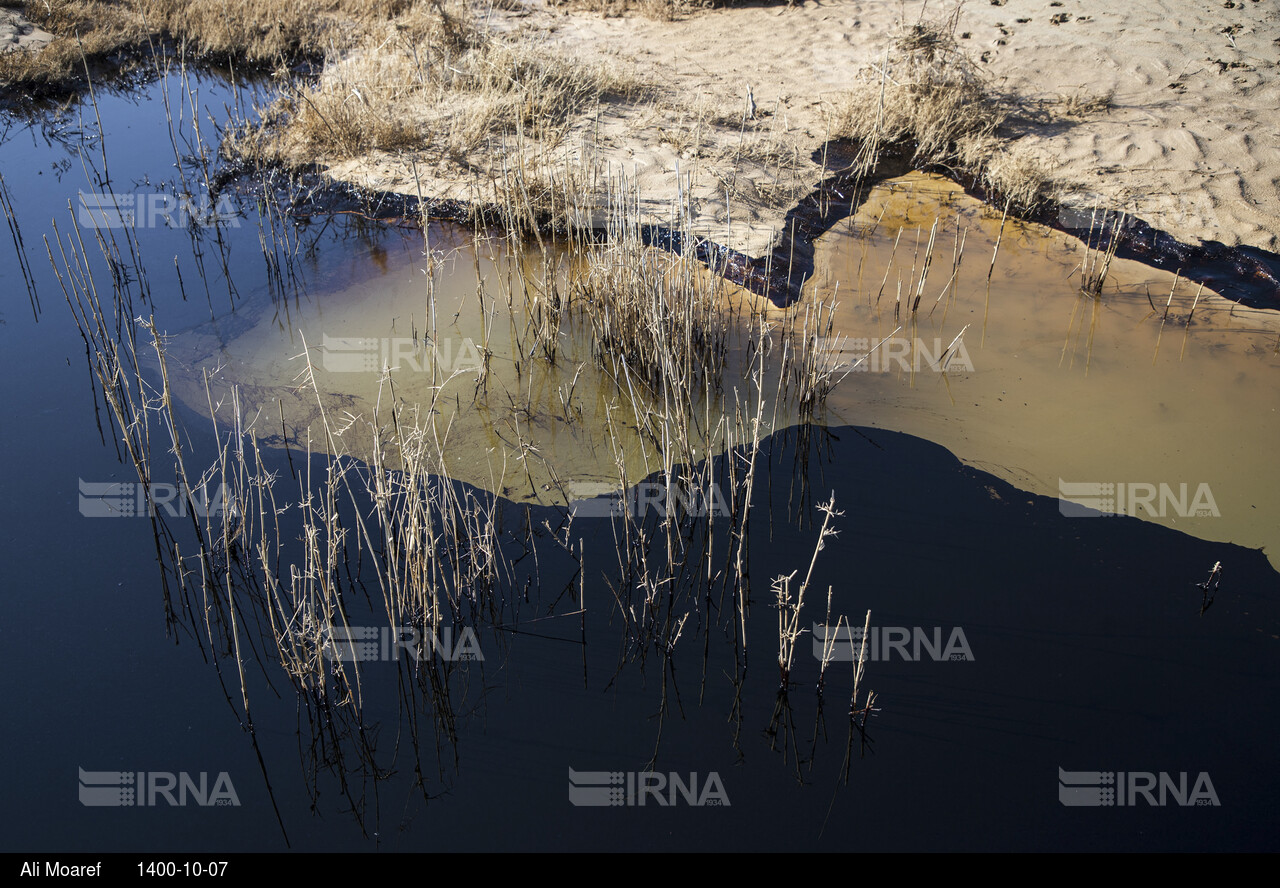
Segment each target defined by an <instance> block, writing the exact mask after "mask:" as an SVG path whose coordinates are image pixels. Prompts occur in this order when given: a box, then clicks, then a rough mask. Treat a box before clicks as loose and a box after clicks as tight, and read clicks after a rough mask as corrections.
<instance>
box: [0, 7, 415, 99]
mask: <svg viewBox="0 0 1280 888" xmlns="http://www.w3.org/2000/svg"><path fill="white" fill-rule="evenodd" d="M415 2H416V0H379V2H377V3H369V2H365V0H117V2H111V0H28V2H26V3H8V4H6V5H8V6H13V7H17V8H20V10H21V12H22V14H23V15H24V16H26V18H27V19H29V20H30V21H31V22H32V23H33V24H35V25H36V26H37V27H39V28H42V29H43V30H45V31H48V32H49V33H51V34H53V35H54V39H53V41H52V42H51V43H49V44H48V45H47V46H45V47H43V48H41V49H40V50H38V51H35V52H24V51H17V52H8V53H3V54H0V85H3V84H7V85H9V86H17V85H23V84H30V85H35V86H41V85H55V84H60V83H64V82H67V81H72V80H76V79H78V78H79V77H81V76H82V74H83V65H84V61H85V60H86V59H87V60H89V61H93V60H95V59H100V58H104V57H106V56H109V55H112V54H113V53H117V52H123V51H128V50H132V49H135V48H137V47H140V46H144V45H145V44H146V43H147V42H148V41H150V40H154V39H157V38H159V37H162V36H166V35H167V36H171V37H173V38H174V39H176V40H179V41H183V42H185V43H187V45H188V46H190V48H192V49H193V50H194V51H196V52H197V53H200V54H204V55H212V56H216V57H221V58H228V59H233V60H236V61H239V62H244V63H248V64H253V65H261V66H268V67H269V66H275V65H279V64H282V63H286V62H288V61H291V60H294V59H297V58H300V57H305V56H321V55H323V54H324V53H326V52H328V51H330V50H331V49H332V48H334V47H335V46H338V47H340V46H342V45H343V44H345V43H346V42H348V41H351V40H352V39H354V37H356V36H358V35H359V34H360V33H362V32H364V31H367V30H368V29H369V28H371V27H377V26H378V25H379V24H381V23H382V22H384V21H386V20H387V19H389V18H392V17H394V16H397V15H400V14H401V13H403V12H404V11H405V10H406V9H408V8H410V7H411V6H413V5H414V4H415Z"/></svg>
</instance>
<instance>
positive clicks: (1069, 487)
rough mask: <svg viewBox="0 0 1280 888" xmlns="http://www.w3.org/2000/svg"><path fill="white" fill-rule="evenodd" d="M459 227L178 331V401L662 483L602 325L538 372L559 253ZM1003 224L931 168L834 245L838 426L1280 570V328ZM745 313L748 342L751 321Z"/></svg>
mask: <svg viewBox="0 0 1280 888" xmlns="http://www.w3.org/2000/svg"><path fill="white" fill-rule="evenodd" d="M935 223H936V229H935ZM448 232H449V230H448V229H443V230H442V231H440V232H436V231H435V229H434V227H433V238H434V242H433V243H432V244H431V249H430V251H427V250H424V249H423V248H422V241H421V237H420V236H417V242H416V243H415V242H414V239H413V238H412V237H410V238H408V239H406V240H405V243H404V249H403V250H400V251H390V252H389V253H387V254H384V255H381V256H380V257H379V261H378V262H369V261H368V260H367V259H362V260H353V262H356V263H357V264H358V265H359V268H358V269H357V270H356V272H355V273H353V274H352V275H351V276H350V278H349V282H348V283H346V284H344V285H342V286H340V287H335V288H328V289H326V288H312V289H313V290H315V292H312V293H311V294H310V295H308V296H307V297H306V298H305V299H294V300H292V301H290V302H288V303H284V302H276V303H268V302H267V300H266V299H265V298H264V299H261V300H258V301H257V302H256V303H255V304H253V305H249V306H246V307H245V308H244V309H243V310H239V311H237V313H236V315H235V316H234V318H233V319H232V320H230V321H227V320H223V321H219V322H213V323H209V324H204V325H201V326H199V327H196V328H194V329H192V330H188V331H185V332H182V333H179V334H177V335H175V336H172V337H171V338H170V341H169V346H168V348H169V355H170V361H169V363H170V374H171V382H172V384H173V387H174V391H175V393H176V394H177V395H178V397H179V398H180V399H181V400H182V401H183V402H184V403H186V404H187V405H188V406H189V407H191V408H192V409H193V410H195V411H197V412H199V413H203V414H207V413H208V410H209V408H208V405H209V402H210V394H207V393H206V390H205V381H204V380H205V377H206V374H208V375H209V378H210V379H211V380H212V382H211V383H210V386H209V390H210V393H211V395H212V400H213V403H214V404H215V405H217V409H218V411H219V416H220V421H223V422H225V421H226V419H227V417H228V415H229V411H230V409H231V407H232V405H233V404H238V409H239V413H240V415H241V416H242V417H245V422H247V423H250V424H251V425H252V427H253V429H254V430H255V431H256V432H257V433H258V434H260V435H262V436H264V437H266V438H267V439H268V440H271V439H272V437H273V436H277V437H278V436H280V432H281V424H282V422H281V415H282V414H283V417H284V420H283V424H284V426H285V427H286V428H287V430H288V438H289V442H290V446H292V447H305V446H308V443H309V446H311V447H312V448H313V449H315V450H317V451H322V452H335V451H337V452H347V453H351V454H353V455H355V456H361V454H362V453H365V452H367V451H368V448H369V446H371V438H370V437H369V434H368V428H369V426H368V421H369V420H371V419H373V418H374V417H377V419H378V422H379V424H382V425H384V426H385V425H386V423H387V422H388V420H389V418H390V405H391V403H392V401H393V399H394V401H395V402H396V403H399V404H400V405H402V406H403V407H404V408H406V409H409V410H412V409H413V408H415V407H416V408H418V411H419V413H418V416H419V418H420V420H421V421H424V422H426V421H428V420H429V421H430V424H431V427H432V428H433V429H434V431H433V432H432V434H434V435H436V436H438V439H439V442H440V449H441V450H442V452H443V453H444V454H445V467H446V468H447V471H448V472H449V474H450V475H451V476H452V477H454V478H457V479H459V480H462V481H466V482H468V483H472V484H475V485H477V486H480V487H483V488H485V489H488V490H492V491H495V492H500V493H502V494H503V495H505V496H508V497H510V498H512V499H515V500H521V501H541V502H565V501H566V500H573V499H580V498H585V497H590V496H593V495H596V494H599V493H604V492H606V491H610V490H615V489H617V488H618V486H619V485H620V483H621V482H622V479H623V478H625V480H626V481H627V482H628V483H631V482H634V481H636V480H639V479H640V478H642V477H644V476H645V475H646V474H648V473H649V472H651V471H654V470H656V469H658V468H659V467H660V466H661V465H662V461H661V458H659V457H658V456H657V455H656V453H655V448H654V445H653V442H652V441H650V440H646V439H645V438H644V437H642V436H641V435H640V434H639V433H638V432H637V430H636V427H637V410H636V408H635V406H634V405H633V402H632V401H631V400H629V399H628V398H626V397H623V394H622V392H621V391H620V390H619V384H618V382H617V381H616V380H615V379H614V378H613V377H611V376H610V375H609V374H607V373H605V372H603V371H601V370H598V369H597V368H596V366H595V363H594V361H593V360H592V355H591V345H590V342H589V335H588V333H587V332H585V331H584V330H583V329H582V326H583V325H581V324H572V323H569V322H567V321H566V322H565V323H563V324H562V328H561V334H560V336H559V337H558V338H557V360H556V362H555V364H550V363H548V362H547V361H546V360H541V359H532V360H531V359H529V356H530V355H534V356H535V358H536V356H537V355H538V354H539V353H540V352H539V344H538V342H539V340H538V337H537V336H536V335H535V333H534V332H533V331H532V330H531V328H530V326H529V323H528V317H529V314H530V312H529V311H528V302H527V301H528V300H529V299H530V298H536V294H533V291H531V290H530V291H526V289H525V287H524V286H523V285H522V283H521V279H522V275H521V273H520V272H521V268H522V267H523V269H524V271H525V272H526V274H525V275H524V278H525V279H530V280H545V279H546V278H547V276H548V272H547V270H546V269H545V268H544V267H542V263H543V260H542V258H541V254H540V253H538V252H537V251H529V252H519V251H516V252H513V251H511V250H510V249H509V248H508V245H507V244H506V242H505V241H501V240H484V241H480V242H479V243H473V242H472V240H471V238H470V237H469V236H467V235H465V234H464V233H462V232H456V231H455V232H453V233H452V234H449V233H448ZM1001 232H1002V219H1001V216H1000V213H999V212H998V211H993V210H992V209H991V208H990V207H988V206H986V205H984V204H982V203H980V202H978V201H976V200H974V199H972V198H970V197H968V196H967V195H965V194H964V193H963V191H962V190H961V189H960V188H959V187H958V186H956V185H955V184H954V183H951V182H949V181H947V180H945V179H942V178H939V177H934V176H927V175H922V174H912V175H909V176H906V177H903V178H900V179H895V180H893V181H890V182H887V183H885V184H884V185H882V186H881V187H879V188H877V189H875V190H874V192H873V193H872V195H871V196H870V198H869V199H868V200H867V201H866V203H865V204H864V205H863V206H862V207H861V208H860V209H859V211H858V213H857V214H856V215H855V216H854V217H853V218H851V219H849V220H847V221H846V222H844V223H842V224H841V225H839V226H838V227H837V229H836V230H833V231H832V232H830V233H828V234H827V235H825V236H824V237H823V238H822V239H821V240H820V241H819V243H818V245H817V254H816V258H815V268H816V272H815V275H814V277H813V279H812V280H811V282H810V283H809V285H808V286H807V287H806V299H805V303H807V304H809V305H810V306H812V305H813V303H814V302H817V301H822V302H835V303H836V308H835V312H834V327H833V330H832V331H831V336H828V337H826V338H825V339H824V340H823V342H824V344H825V347H826V349H828V350H829V351H830V354H829V355H828V356H827V361H828V363H829V365H831V366H836V367H837V368H838V369H837V370H836V376H837V378H839V379H840V382H839V383H838V384H837V385H836V387H835V388H834V390H833V391H832V393H831V395H830V397H829V398H828V401H827V403H826V407H825V409H824V410H823V411H821V413H820V415H819V416H818V417H817V419H818V421H820V422H824V423H826V424H828V425H865V426H873V427H879V428H885V429H892V430H896V431H902V432H907V433H910V434H913V435H917V436H920V437H922V438H925V439H928V440H930V441H933V442H936V443H938V444H940V445H942V446H944V447H946V448H948V449H949V450H951V451H952V452H953V453H955V454H956V456H957V457H958V458H960V459H961V460H963V461H964V462H966V463H969V464H971V465H973V466H976V467H978V468H981V469H983V470H986V471H989V472H991V473H993V474H995V475H997V476H999V477H1001V478H1004V479H1006V480H1008V481H1010V482H1011V483H1013V484H1015V485H1017V486H1018V487H1021V488H1023V489H1025V490H1027V491H1029V492H1031V493H1035V494H1043V495H1047V496H1053V497H1058V496H1059V495H1060V494H1062V493H1063V492H1066V493H1067V494H1069V495H1070V496H1071V497H1072V498H1073V499H1074V500H1075V501H1077V502H1080V503H1083V504H1085V505H1090V506H1094V507H1097V508H1100V509H1102V510H1103V511H1116V512H1123V513H1127V514H1134V515H1136V516H1137V517H1140V518H1143V519H1145V520H1151V521H1155V522H1158V523H1160V524H1163V525H1167V526H1170V527H1175V528H1177V529H1179V530H1182V531H1185V532H1188V533H1191V534H1194V535H1196V536H1199V537H1202V538H1206V539H1211V540H1222V541H1232V542H1235V543H1239V544H1241V545H1245V546H1249V547H1254V548H1257V547H1266V549H1267V551H1268V553H1269V554H1270V556H1271V558H1272V561H1273V563H1276V564H1280V561H1277V555H1278V554H1280V469H1277V468H1276V466H1275V461H1274V460H1273V458H1272V457H1271V454H1270V452H1269V449H1268V447H1267V444H1268V443H1269V442H1271V441H1276V440H1280V411H1278V410H1277V407H1280V354H1278V353H1277V343H1278V342H1280V317H1278V316H1277V314H1276V313H1274V312H1267V311H1260V310H1250V309H1244V308H1241V307H1239V306H1237V305H1236V304H1235V303H1232V302H1229V301H1227V300H1224V299H1222V298H1220V297H1218V296H1217V295H1216V294H1214V293H1212V292H1210V291H1209V290H1207V289H1203V290H1202V289H1201V288H1200V287H1199V286H1198V285H1195V284H1191V283H1188V282H1187V281H1185V280H1178V281H1177V282H1176V284H1175V275H1174V274H1172V273H1166V272H1162V271H1158V270H1154V269H1152V268H1150V267H1147V266H1144V265H1141V264H1139V263H1135V262H1129V261H1124V260H1115V261H1113V262H1112V263H1111V265H1110V267H1109V269H1108V274H1107V277H1106V280H1105V282H1104V285H1103V288H1102V294H1101V296H1100V297H1099V298H1096V299H1095V298H1093V297H1091V296H1087V295H1085V294H1083V293H1082V292H1081V289H1080V283H1081V273H1082V272H1081V266H1082V264H1083V265H1084V266H1085V269H1086V270H1088V269H1089V268H1090V267H1091V266H1092V267H1093V268H1094V270H1096V268H1097V264H1098V262H1099V261H1100V260H1099V259H1098V258H1097V257H1096V256H1095V257H1093V258H1091V257H1090V256H1089V255H1088V253H1087V251H1086V250H1085V249H1084V247H1083V245H1082V244H1081V243H1080V242H1079V241H1078V240H1076V239H1073V238H1070V237H1068V236H1066V235H1063V234H1061V233H1058V232H1054V231H1052V230H1049V229H1045V228H1043V227H1041V226H1037V225H1030V224H1023V223H1019V222H1016V221H1013V220H1007V221H1004V222H1003V233H1001ZM931 234H932V239H933V250H932V257H931V259H928V260H927V259H926V256H927V254H928V244H929V241H930V238H931ZM997 239H999V250H998V252H997V251H996V250H995V247H996V242H997ZM961 246H963V249H961ZM993 253H995V261H994V265H993V264H992V256H993ZM552 262H553V264H555V263H560V264H559V268H560V269H561V270H562V269H563V263H564V262H567V259H566V258H564V257H563V256H561V257H560V258H559V259H553V260H552ZM926 265H927V273H926V270H925V269H926ZM550 274H551V275H552V276H554V275H555V274H557V272H556V271H552V272H550ZM922 278H923V283H921V279H922ZM988 278H989V281H988ZM477 281H480V282H482V286H479V287H478V286H477ZM1171 292H1172V298H1170V294H1171ZM917 299H918V301H917ZM750 300H751V297H746V296H744V295H742V294H740V293H739V294H735V293H729V294H728V302H730V303H735V304H739V305H741V304H743V303H744V302H746V301H750ZM1193 305H1194V311H1193V310H1192V308H1193ZM757 307H759V306H758V305H757ZM913 307H914V309H915V310H914V311H913V310H912V309H913ZM801 310H802V309H801V308H794V309H791V310H790V311H791V314H792V316H794V314H795V313H796V312H798V311H801ZM768 316H769V318H770V320H772V321H774V322H781V321H784V320H785V318H786V316H787V315H786V313H784V312H781V311H777V310H771V311H769V312H768ZM733 323H734V324H735V325H737V326H738V327H739V328H745V327H746V326H747V324H748V321H747V320H746V315H745V314H741V313H740V314H737V315H735V316H734V318H733ZM746 341H747V337H746V336H745V335H744V336H738V337H734V338H731V342H732V343H733V346H732V347H733V348H734V349H736V353H735V354H733V355H731V357H730V360H729V362H728V371H727V372H728V374H729V378H727V379H726V382H725V387H726V391H729V392H732V391H733V390H734V389H737V390H738V392H739V394H740V395H741V396H742V397H743V398H744V400H745V398H746V396H747V393H748V390H749V388H750V385H749V383H748V379H747V377H748V376H749V373H748V372H747V370H746V364H747V363H748V357H747V356H746V354H745V349H744V343H745V342H746ZM427 342H433V343H434V346H429V345H427V344H425V343H427ZM486 350H487V351H488V352H489V353H491V358H490V364H489V367H490V372H489V374H488V376H487V386H486V387H485V388H484V389H481V390H479V391H478V390H477V379H478V378H479V375H480V374H479V372H478V368H479V366H480V364H481V362H482V361H483V356H484V354H485V352H486ZM308 357H309V365H310V367H311V368H312V373H313V375H314V386H312V385H310V384H308V383H307V378H308V377H307V373H306V370H307V367H308ZM384 367H390V368H394V369H392V370H391V371H390V372H389V373H384V372H383V368H384ZM774 370H775V373H776V367H775V368H774ZM766 378H767V380H768V381H767V382H766V385H765V387H764V389H765V394H764V399H765V402H766V406H765V407H764V410H763V416H764V417H765V418H766V419H767V420H768V421H767V422H766V423H765V425H764V428H763V429H762V431H763V432H764V433H765V434H767V433H768V432H770V431H772V430H776V428H780V427H782V426H784V425H786V424H790V423H793V422H795V421H796V417H795V413H794V411H793V410H791V409H787V408H785V405H784V408H783V409H778V410H775V408H774V405H773V404H772V403H771V402H772V400H773V399H774V397H775V394H776V375H769V376H767V377H766ZM233 388H234V390H235V399H238V400H235V399H233V395H232V390H233ZM732 399H733V396H732V394H731V395H730V396H729V400H730V402H732ZM322 407H323V413H324V415H327V417H328V420H327V426H326V423H322V422H320V419H321V416H322V410H321V408H322ZM717 421H718V417H716V416H712V415H710V414H708V416H707V423H708V424H709V425H713V426H714V425H715V423H716V422H717ZM611 425H612V434H611V433H610V426H611ZM900 505H905V506H907V507H918V508H921V509H928V508H929V504H928V503H909V504H900ZM1081 520H1084V519H1083V518H1082V519H1081ZM1205 567H1206V569H1208V567H1209V565H1206V566H1205Z"/></svg>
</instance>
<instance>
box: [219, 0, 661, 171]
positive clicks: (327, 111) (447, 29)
mask: <svg viewBox="0 0 1280 888" xmlns="http://www.w3.org/2000/svg"><path fill="white" fill-rule="evenodd" d="M641 90H642V85H641V84H639V83H638V82H637V81H635V80H634V79H633V78H631V77H629V76H628V75H627V74H625V73H624V72H621V71H620V70H619V69H618V68H617V67H616V66H608V65H604V64H596V65H586V64H581V63H578V62H576V61H575V60H573V59H570V58H567V57H565V56H564V55H563V54H561V53H557V52H555V51H554V50H551V49H549V48H546V47H543V46H540V45H539V44H537V43H536V42H534V41H532V40H529V39H527V38H526V39H520V38H517V39H514V40H507V39H502V38H499V37H497V36H494V35H492V34H489V33H487V32H485V31H483V30H481V29H480V28H479V27H478V26H477V25H476V24H475V23H474V21H473V19H472V18H471V15H470V12H469V10H468V9H467V8H466V7H465V6H464V5H463V4H461V3H453V2H448V3H419V4H416V5H414V6H412V7H411V8H410V9H409V10H408V11H407V12H406V13H404V14H403V15H401V16H398V17H396V18H394V19H392V20H391V21H389V22H387V23H386V24H385V25H383V26H382V27H381V28H379V29H375V30H373V31H372V32H371V33H369V34H367V35H366V36H365V37H364V38H363V39H362V40H361V41H360V42H359V44H357V45H356V46H354V47H353V48H351V49H350V50H349V51H348V52H347V53H345V54H344V56H343V57H342V58H340V59H337V60H335V61H333V62H331V63H330V64H329V65H328V66H327V67H326V69H325V71H324V73H323V74H322V75H321V77H320V78H319V79H318V80H317V81H316V82H315V83H312V84H304V85H300V86H298V87H297V88H295V89H293V90H292V91H290V92H288V93H286V94H285V95H284V96H282V97H281V98H280V99H279V100H277V101H276V102H275V103H274V104H273V105H272V106H271V107H269V108H267V109H264V112H263V114H262V123H261V124H260V125H257V126H253V127H250V128H247V129H244V130H242V131H241V132H240V133H239V134H238V135H237V136H236V137H235V138H234V139H233V140H232V141H231V142H229V143H228V150H230V151H232V152H233V153H236V154H238V155H240V156H242V157H245V158H248V159H251V160H255V161H259V162H282V163H284V164H286V165H293V166H296V165H302V164H307V163H315V162H317V161H321V162H330V163H331V162H333V161H336V160H342V159H345V158H350V157H358V156H360V155H362V154H364V153H365V152H367V151H369V150H375V149H376V150H382V151H396V150H401V149H406V150H407V149H420V150H424V151H428V152H431V153H433V154H436V155H442V156H444V157H447V158H448V159H450V160H451V161H453V162H454V163H456V164H458V165H459V166H461V167H463V168H469V167H470V166H471V165H473V164H474V163H475V162H476V158H475V157H473V155H475V154H476V152H478V151H480V150H481V149H482V148H483V147H484V146H486V144H487V143H488V141H489V140H490V139H492V138H494V137H496V136H498V135H499V134H501V133H518V134H519V135H520V136H521V137H523V138H526V139H530V138H531V139H534V140H536V141H538V142H540V143H543V144H546V145H554V144H556V143H557V142H558V141H559V139H560V138H561V137H562V135H563V132H564V126H565V124H566V122H567V121H568V120H569V119H570V118H571V117H572V116H573V115H575V114H577V113H578V112H581V111H583V110H586V109H588V108H590V107H591V106H593V105H594V104H595V103H597V102H598V101H600V100H601V99H602V98H604V97H607V96H611V95H612V96H619V97H625V96H632V95H635V94H637V93H638V92H640V91H641Z"/></svg>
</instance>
